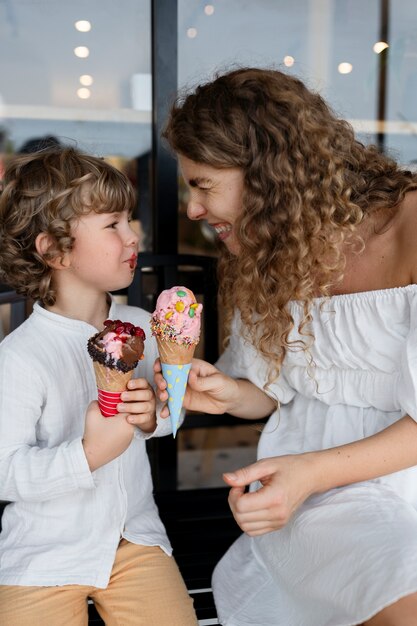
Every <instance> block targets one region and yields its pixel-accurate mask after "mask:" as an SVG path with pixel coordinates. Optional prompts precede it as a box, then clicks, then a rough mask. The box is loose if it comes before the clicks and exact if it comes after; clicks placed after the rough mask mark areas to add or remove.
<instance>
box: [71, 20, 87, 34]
mask: <svg viewBox="0 0 417 626" xmlns="http://www.w3.org/2000/svg"><path fill="white" fill-rule="evenodd" d="M74 26H75V28H76V29H77V30H79V31H80V33H88V31H89V30H91V22H89V21H88V20H78V22H75V24H74Z"/></svg>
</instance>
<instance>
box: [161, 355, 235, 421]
mask: <svg viewBox="0 0 417 626" xmlns="http://www.w3.org/2000/svg"><path fill="white" fill-rule="evenodd" d="M154 371H155V377H154V379H155V384H156V387H157V390H158V391H157V393H158V397H159V399H160V400H161V402H167V400H168V393H167V391H166V389H167V384H166V381H165V379H164V378H163V376H162V372H161V364H160V361H159V359H157V360H156V361H155V365H154ZM238 396H239V383H238V381H236V380H235V379H233V378H230V377H229V376H226V375H225V374H223V373H222V372H220V370H218V369H217V368H216V367H214V365H210V363H207V362H206V361H201V360H200V359H193V361H192V367H191V370H190V374H189V376H188V385H187V389H186V392H185V395H184V401H183V407H184V408H185V409H188V410H190V411H201V412H202V413H212V414H222V413H227V412H229V411H230V409H231V407H232V406H233V405H234V404H235V403H237V401H238ZM168 415H169V410H168V407H166V406H165V407H164V408H163V409H162V411H161V417H168Z"/></svg>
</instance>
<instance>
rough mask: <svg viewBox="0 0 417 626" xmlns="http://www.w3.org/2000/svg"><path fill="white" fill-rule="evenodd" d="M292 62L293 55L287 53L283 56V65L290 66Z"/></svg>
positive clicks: (293, 61) (293, 60)
mask: <svg viewBox="0 0 417 626" xmlns="http://www.w3.org/2000/svg"><path fill="white" fill-rule="evenodd" d="M294 63H295V59H294V57H292V56H289V55H287V56H285V57H284V65H285V66H286V67H292V66H293V65H294Z"/></svg>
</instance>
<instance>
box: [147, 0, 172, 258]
mask: <svg viewBox="0 0 417 626" xmlns="http://www.w3.org/2000/svg"><path fill="white" fill-rule="evenodd" d="M177 24H178V6H177V0H152V166H151V167H152V174H151V179H152V183H151V188H152V189H151V193H152V211H153V229H152V236H151V240H152V246H151V248H152V250H153V251H154V252H156V253H162V252H163V253H166V254H175V253H176V252H177V250H178V173H177V164H176V161H175V159H174V158H173V156H172V155H171V154H170V153H169V151H168V150H167V148H166V147H165V145H164V142H163V140H162V137H161V132H162V128H163V125H164V123H165V121H166V119H167V117H168V112H169V109H170V106H171V103H172V102H173V101H174V99H175V96H176V93H177V89H178V78H177V77H178V70H177V58H178V27H177Z"/></svg>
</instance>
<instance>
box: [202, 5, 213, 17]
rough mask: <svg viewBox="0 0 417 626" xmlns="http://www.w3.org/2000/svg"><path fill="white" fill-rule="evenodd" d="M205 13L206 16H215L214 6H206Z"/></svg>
mask: <svg viewBox="0 0 417 626" xmlns="http://www.w3.org/2000/svg"><path fill="white" fill-rule="evenodd" d="M204 13H205V14H206V15H213V13H214V6H213V5H212V4H206V6H205V7H204Z"/></svg>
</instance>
